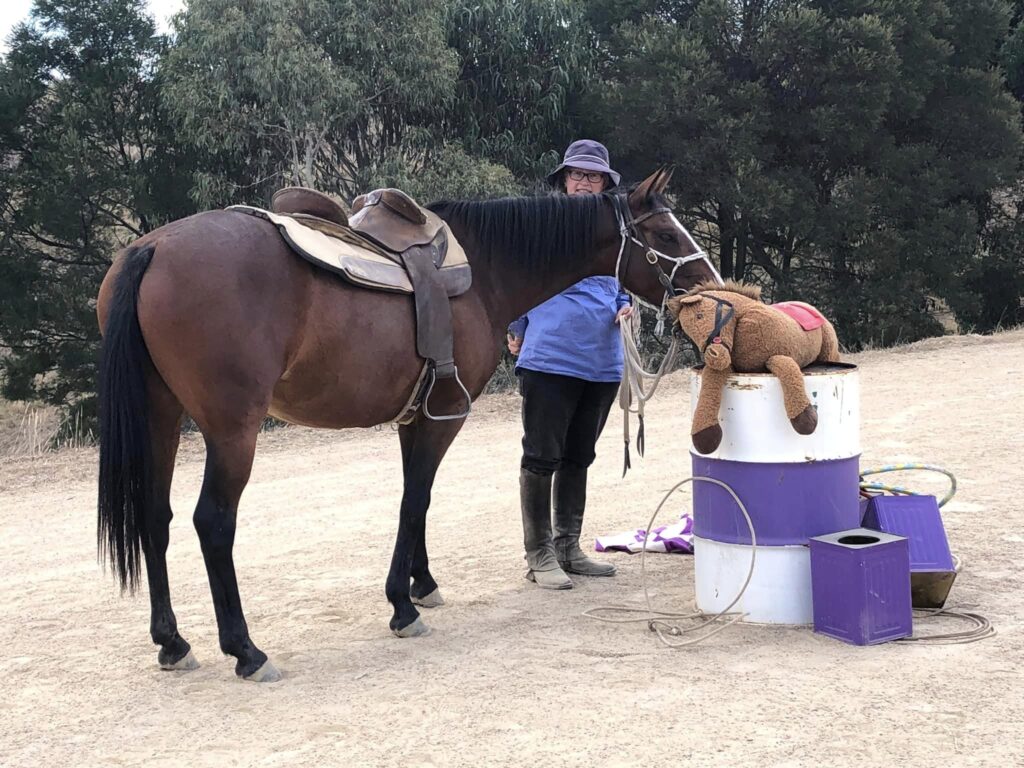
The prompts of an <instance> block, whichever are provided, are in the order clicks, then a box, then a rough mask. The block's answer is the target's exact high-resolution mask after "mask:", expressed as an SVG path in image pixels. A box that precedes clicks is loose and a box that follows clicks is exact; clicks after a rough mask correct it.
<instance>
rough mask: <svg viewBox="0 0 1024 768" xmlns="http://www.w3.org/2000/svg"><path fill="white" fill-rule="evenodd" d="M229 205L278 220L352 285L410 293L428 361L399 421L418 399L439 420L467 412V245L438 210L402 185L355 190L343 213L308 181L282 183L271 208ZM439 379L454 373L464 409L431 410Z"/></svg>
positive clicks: (285, 233) (297, 246) (303, 248)
mask: <svg viewBox="0 0 1024 768" xmlns="http://www.w3.org/2000/svg"><path fill="white" fill-rule="evenodd" d="M230 210H237V211H241V212H243V213H248V214H251V215H254V216H259V217H260V218H264V219H266V220H268V221H271V222H273V223H274V224H275V225H276V226H277V228H278V231H279V232H280V233H281V235H282V237H284V239H285V241H286V242H287V243H288V244H289V245H290V246H291V247H292V249H293V250H294V251H296V253H298V254H299V255H300V256H302V257H303V258H305V259H307V260H309V261H311V262H313V263H314V264H316V265H318V266H322V267H325V268H327V269H329V270H331V271H332V272H335V273H337V274H339V275H341V276H342V277H343V278H345V280H347V281H348V282H350V283H352V284H354V285H358V286H360V287H363V288H370V289H374V290H383V291H389V292H393V293H406V294H412V296H413V301H414V304H415V307H416V351H417V354H419V356H420V357H422V358H423V359H424V360H425V361H426V362H425V366H424V371H423V374H422V375H421V376H420V382H419V384H418V385H417V387H416V389H415V391H414V392H413V396H412V398H411V399H410V401H409V404H408V405H407V408H406V409H405V410H404V412H403V413H402V414H399V417H398V418H397V419H396V420H397V421H399V422H401V423H405V422H407V421H409V420H411V417H412V416H413V415H414V414H415V411H416V410H417V409H418V408H419V407H421V406H422V409H423V413H424V415H425V416H426V417H427V418H429V419H433V420H435V421H444V420H449V419H461V418H465V417H466V416H467V415H469V411H470V407H471V400H470V397H469V393H468V392H467V391H466V388H465V386H463V384H462V381H461V380H460V379H459V372H458V368H457V366H456V365H455V357H454V350H453V346H454V343H453V332H452V313H451V305H450V302H449V299H450V298H452V297H455V296H459V295H461V294H463V293H465V292H466V291H467V290H469V287H470V285H471V284H472V272H471V271H470V266H469V262H468V260H467V259H466V254H465V251H463V250H462V247H461V246H460V245H459V243H458V241H457V240H456V239H455V236H454V235H453V234H452V233H451V230H449V228H448V225H447V224H446V223H445V222H444V221H442V220H441V219H440V218H439V217H438V216H437V215H436V214H435V213H433V212H432V211H428V210H426V209H424V208H421V207H420V206H419V205H418V204H417V203H416V201H415V200H413V199H412V198H411V197H410V196H409V195H407V194H406V193H405V192H402V191H401V190H398V189H377V190H374V191H373V192H368V193H367V194H365V195H360V196H359V197H357V198H356V199H355V200H354V201H353V203H352V213H351V215H349V216H346V214H345V210H344V209H343V208H342V206H341V204H340V203H339V202H338V201H336V200H335V199H333V198H331V197H329V196H327V195H325V194H322V193H320V192H317V191H315V190H312V189H306V188H304V187H285V188H284V189H281V190H278V191H277V192H276V193H275V194H274V196H273V198H272V199H271V203H270V210H269V211H265V210H262V209H260V208H253V207H251V206H241V205H236V206H231V208H230ZM440 379H453V380H454V382H455V383H456V384H457V385H458V387H459V388H460V389H461V391H462V394H463V396H464V397H465V400H466V406H465V410H464V411H463V412H461V413H455V414H449V415H437V416H435V415H433V414H431V413H430V410H429V399H430V395H431V393H432V391H433V388H434V384H435V383H436V382H437V381H438V380H440Z"/></svg>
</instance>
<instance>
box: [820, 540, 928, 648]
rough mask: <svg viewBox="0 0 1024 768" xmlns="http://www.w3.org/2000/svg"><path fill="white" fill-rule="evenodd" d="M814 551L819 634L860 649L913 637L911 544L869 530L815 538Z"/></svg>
mask: <svg viewBox="0 0 1024 768" xmlns="http://www.w3.org/2000/svg"><path fill="white" fill-rule="evenodd" d="M810 547H811V597H812V601H813V606H814V631H815V632H820V633H821V634H824V635H829V636H830V637H834V638H836V639H838V640H842V641H844V642H847V643H852V644H854V645H874V644H875V643H884V642H886V641H888V640H895V639H897V638H900V637H909V636H910V634H911V632H912V631H913V611H912V609H911V606H910V552H909V546H908V542H907V540H906V539H905V538H904V537H902V536H894V535H892V534H889V533H883V532H881V531H872V530H869V529H867V528H854V529H853V530H849V531H840V532H839V533H830V534H828V535H826V536H815V537H813V538H812V539H811V540H810Z"/></svg>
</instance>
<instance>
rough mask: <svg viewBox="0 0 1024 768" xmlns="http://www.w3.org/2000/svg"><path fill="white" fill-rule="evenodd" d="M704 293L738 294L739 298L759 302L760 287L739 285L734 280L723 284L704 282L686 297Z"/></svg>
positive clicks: (688, 292) (691, 290) (692, 289)
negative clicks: (743, 297)
mask: <svg viewBox="0 0 1024 768" xmlns="http://www.w3.org/2000/svg"><path fill="white" fill-rule="evenodd" d="M705 291H717V292H719V293H738V294H739V295H740V296H746V297H747V298H748V299H754V301H761V286H759V285H748V284H747V283H740V282H737V281H735V280H726V281H725V282H724V283H722V284H719V283H716V282H715V281H714V280H705V281H704V282H703V283H698V284H697V285H695V286H694V287H693V288H691V289H690V290H689V291H687V294H686V295H687V296H693V295H695V294H698V293H704V292H705Z"/></svg>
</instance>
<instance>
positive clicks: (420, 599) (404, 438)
mask: <svg viewBox="0 0 1024 768" xmlns="http://www.w3.org/2000/svg"><path fill="white" fill-rule="evenodd" d="M414 434H415V431H414V430H412V429H407V428H405V427H402V428H400V429H399V430H398V440H399V442H400V443H401V445H402V471H403V473H406V474H407V473H408V472H409V465H410V457H411V456H412V444H413V442H414V441H413V436H414ZM409 595H410V597H411V599H412V601H413V603H414V604H415V605H419V606H422V607H423V608H437V607H438V606H440V605H444V598H443V597H441V591H440V590H439V589H438V587H437V582H436V581H434V577H433V576H432V575H431V574H430V565H429V560H428V558H427V526H426V524H424V525H423V527H422V528H421V529H420V535H419V538H418V539H417V541H416V548H415V550H414V551H413V554H412V586H411V587H410V588H409Z"/></svg>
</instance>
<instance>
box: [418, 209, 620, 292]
mask: <svg viewBox="0 0 1024 768" xmlns="http://www.w3.org/2000/svg"><path fill="white" fill-rule="evenodd" d="M611 205H612V200H611V196H610V195H609V194H608V193H603V194H600V195H574V196H569V195H565V194H552V195H543V196H537V197H508V198H501V199H497V200H455V201H452V200H441V201H438V202H436V203H431V204H430V205H428V206H427V208H428V209H429V210H431V211H433V212H434V213H436V214H437V215H438V216H440V217H441V218H442V219H444V220H445V221H447V222H449V223H451V222H452V221H453V220H456V221H459V222H461V223H462V224H463V225H464V226H465V227H466V228H467V229H469V230H470V231H472V232H473V233H474V234H475V235H476V237H477V241H478V243H477V244H478V245H479V247H480V252H481V255H482V256H484V257H485V258H490V259H492V260H493V259H494V258H495V257H502V258H508V259H511V260H513V261H515V262H516V263H517V264H518V265H519V266H521V267H522V268H523V269H525V270H529V271H537V272H538V273H544V272H547V271H548V270H549V269H550V268H551V267H553V266H554V265H555V264H559V265H561V266H565V265H566V264H569V263H582V262H584V261H586V260H587V259H590V258H593V256H594V235H595V234H596V231H597V225H598V223H599V222H600V221H601V217H602V215H610V214H611V210H612V208H611Z"/></svg>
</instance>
